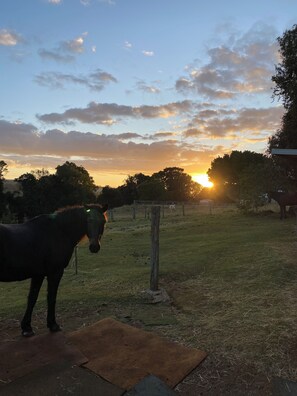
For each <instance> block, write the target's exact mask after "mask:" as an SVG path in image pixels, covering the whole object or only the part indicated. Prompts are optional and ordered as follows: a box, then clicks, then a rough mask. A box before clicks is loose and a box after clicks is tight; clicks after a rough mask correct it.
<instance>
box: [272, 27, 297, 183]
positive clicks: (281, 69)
mask: <svg viewBox="0 0 297 396" xmlns="http://www.w3.org/2000/svg"><path fill="white" fill-rule="evenodd" d="M277 40H278V43H279V53H280V59H281V61H280V63H279V64H278V65H277V66H276V67H275V75H274V76H272V81H273V82H274V83H275V88H274V90H273V96H274V97H277V98H278V99H279V100H280V99H281V100H282V102H283V106H284V108H285V113H284V115H283V118H282V122H281V127H280V129H279V130H278V131H277V132H276V133H275V134H274V135H273V136H271V137H270V138H269V140H268V152H270V153H271V150H272V149H273V148H288V149H289V148H291V149H295V148H296V147H297V25H293V27H292V29H290V30H286V31H285V32H284V34H283V36H281V37H278V39H277ZM275 161H276V163H277V164H278V165H279V166H281V167H283V168H284V170H285V172H286V174H287V177H288V178H289V180H291V181H292V182H293V184H295V185H296V181H297V161H296V159H294V160H287V159H286V160H283V159H281V158H276V159H275Z"/></svg>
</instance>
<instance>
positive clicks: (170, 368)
mask: <svg viewBox="0 0 297 396" xmlns="http://www.w3.org/2000/svg"><path fill="white" fill-rule="evenodd" d="M68 338H69V340H70V341H71V342H72V343H73V344H74V345H75V346H76V347H77V348H78V349H79V350H80V351H81V352H82V353H83V354H84V355H85V356H86V357H87V358H88V360H89V361H88V363H86V364H85V365H84V366H85V367H87V368H88V369H90V370H92V371H93V372H94V373H96V374H98V375H100V376H101V377H102V378H104V379H106V380H107V381H109V382H111V383H113V384H115V385H117V386H119V387H120V388H122V389H126V390H129V389H131V388H133V386H134V385H135V384H137V383H138V382H140V381H141V380H142V379H143V378H145V377H146V376H148V375H151V374H153V375H155V376H156V377H158V378H160V379H161V380H162V381H164V382H165V383H166V384H167V385H168V386H169V387H171V388H174V387H175V386H176V385H177V384H178V383H179V382H181V381H182V380H183V379H184V378H185V377H186V376H187V375H188V374H189V373H190V372H191V371H192V370H193V369H194V368H196V367H197V366H198V365H199V364H200V363H201V362H202V361H203V360H204V359H205V357H206V356H207V354H206V353H205V352H204V351H201V350H199V349H195V348H187V347H185V346H183V345H181V344H178V343H176V342H172V341H170V340H167V339H165V338H163V337H160V336H158V335H157V334H154V333H152V332H148V331H144V330H142V329H138V328H135V327H133V326H129V325H126V324H124V323H121V322H118V321H116V320H114V319H112V318H106V319H103V320H100V321H98V322H96V323H95V324H93V325H91V326H88V327H85V328H83V329H81V330H77V331H75V332H73V333H70V334H69V335H68Z"/></svg>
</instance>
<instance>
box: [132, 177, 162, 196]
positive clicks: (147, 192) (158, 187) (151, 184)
mask: <svg viewBox="0 0 297 396" xmlns="http://www.w3.org/2000/svg"><path fill="white" fill-rule="evenodd" d="M165 195H166V191H165V187H164V183H163V182H162V181H161V180H158V179H154V178H150V179H149V180H147V181H145V182H143V183H141V184H140V185H139V186H138V197H139V199H140V200H143V201H163V200H164V198H165Z"/></svg>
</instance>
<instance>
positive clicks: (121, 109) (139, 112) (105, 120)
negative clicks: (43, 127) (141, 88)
mask: <svg viewBox="0 0 297 396" xmlns="http://www.w3.org/2000/svg"><path fill="white" fill-rule="evenodd" d="M192 108H193V104H192V102H191V101H189V100H184V101H182V102H174V103H168V104H165V105H159V106H147V105H143V106H139V107H132V106H127V105H118V104H116V103H96V102H91V103H90V104H89V105H88V106H87V107H86V108H81V109H79V108H72V109H68V110H66V111H65V112H64V113H49V114H43V115H37V118H38V119H39V120H40V121H43V122H46V123H49V124H54V123H66V124H67V123H71V122H73V121H79V122H82V123H86V124H103V125H112V124H114V123H115V122H117V121H118V120H119V119H121V118H123V117H129V118H130V117H131V118H137V119H139V118H144V119H150V118H169V117H173V116H177V115H179V114H183V113H187V112H191V111H192Z"/></svg>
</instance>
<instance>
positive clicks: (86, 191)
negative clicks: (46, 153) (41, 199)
mask: <svg viewBox="0 0 297 396" xmlns="http://www.w3.org/2000/svg"><path fill="white" fill-rule="evenodd" d="M56 178H57V181H56V182H57V184H56V185H57V188H58V190H59V194H60V196H59V197H57V198H59V206H66V205H78V204H84V203H89V202H94V201H95V199H96V198H95V190H96V186H95V184H94V180H93V178H92V177H91V176H90V175H89V173H88V171H87V170H86V169H85V168H83V167H82V166H77V165H76V164H74V163H73V162H69V161H66V162H65V163H64V164H63V165H58V166H57V167H56Z"/></svg>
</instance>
